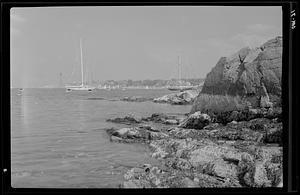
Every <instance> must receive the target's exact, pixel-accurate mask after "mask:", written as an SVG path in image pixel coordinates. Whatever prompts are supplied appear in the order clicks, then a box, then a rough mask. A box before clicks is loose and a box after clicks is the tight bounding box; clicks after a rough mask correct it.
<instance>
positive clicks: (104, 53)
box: [11, 6, 282, 87]
mask: <svg viewBox="0 0 300 195" xmlns="http://www.w3.org/2000/svg"><path fill="white" fill-rule="evenodd" d="M280 35H282V11H281V7H274V6H273V7H248V6H247V7H246V6H245V7H203V6H201V7H200V6H199V7H197V6H191V7H190V6H185V7H183V6H171V7H170V6H167V7H166V6H162V7H146V6H144V7H137V6H135V7H110V6H105V7H47V8H46V7H45V8H42V7H41V8H13V9H11V86H12V87H43V86H46V85H48V86H49V85H52V86H56V85H58V83H59V74H60V73H62V75H63V80H64V82H71V81H74V80H77V81H80V48H79V39H80V38H82V43H83V63H84V65H85V67H87V72H86V73H85V74H87V76H88V79H93V80H108V79H114V80H123V79H132V80H143V79H171V78H176V77H177V71H178V70H177V56H178V55H180V56H181V57H182V69H183V70H182V77H185V78H205V76H206V74H207V73H208V72H209V71H210V70H211V69H212V67H213V66H215V64H216V63H217V61H218V59H219V58H220V57H221V56H228V55H230V54H232V53H234V52H236V51H237V50H239V49H240V48H242V47H245V46H250V47H255V46H259V45H260V44H262V43H264V42H266V41H267V40H268V39H271V38H274V37H276V36H280Z"/></svg>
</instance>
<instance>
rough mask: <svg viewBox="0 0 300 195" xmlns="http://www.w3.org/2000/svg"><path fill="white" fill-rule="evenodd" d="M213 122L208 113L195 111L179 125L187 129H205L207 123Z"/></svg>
mask: <svg viewBox="0 0 300 195" xmlns="http://www.w3.org/2000/svg"><path fill="white" fill-rule="evenodd" d="M210 122H211V118H210V116H209V115H207V114H202V113H201V112H199V111H198V112H195V113H194V114H191V115H190V116H189V117H188V118H187V119H186V120H184V121H183V122H182V123H181V124H179V127H182V128H187V129H203V127H205V126H206V125H208V124H209V123H210Z"/></svg>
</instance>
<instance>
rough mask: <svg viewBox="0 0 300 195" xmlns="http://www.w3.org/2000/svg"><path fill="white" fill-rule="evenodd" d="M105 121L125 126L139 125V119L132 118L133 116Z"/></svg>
mask: <svg viewBox="0 0 300 195" xmlns="http://www.w3.org/2000/svg"><path fill="white" fill-rule="evenodd" d="M106 121H108V122H113V123H121V124H126V125H132V124H138V123H141V120H140V119H137V118H134V117H133V116H125V117H124V118H114V119H107V120H106Z"/></svg>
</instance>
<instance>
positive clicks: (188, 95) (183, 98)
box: [153, 90, 198, 105]
mask: <svg viewBox="0 0 300 195" xmlns="http://www.w3.org/2000/svg"><path fill="white" fill-rule="evenodd" d="M197 95H198V92H197V91H196V90H187V91H183V92H179V93H172V94H168V95H164V96H162V97H159V98H155V99H154V100H153V102H155V103H169V104H174V105H185V104H191V103H193V101H194V99H195V98H196V97H197Z"/></svg>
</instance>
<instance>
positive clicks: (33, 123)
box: [11, 89, 191, 188]
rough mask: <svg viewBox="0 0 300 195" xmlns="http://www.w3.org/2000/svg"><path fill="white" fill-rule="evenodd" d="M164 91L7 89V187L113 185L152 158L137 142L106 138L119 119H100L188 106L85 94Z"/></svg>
mask: <svg viewBox="0 0 300 195" xmlns="http://www.w3.org/2000/svg"><path fill="white" fill-rule="evenodd" d="M168 93H170V91H167V90H138V89H129V90H125V91H122V90H112V91H106V90H97V91H94V92H70V93H66V92H65V90H64V89H24V91H22V92H20V91H19V90H17V89H12V90H11V152H12V153H11V169H12V170H11V172H12V175H11V176H12V181H11V184H12V187H16V188H18V187H22V188H23V187H25V188H29V187H30V188H35V187H39V188H40V187H45V188H115V187H118V184H119V183H121V182H122V181H123V174H124V172H126V171H127V170H128V169H129V168H131V167H133V166H138V165H140V164H143V163H153V164H155V163H157V161H156V160H155V159H152V158H151V157H150V155H149V149H148V148H147V146H145V145H143V144H121V143H113V142H110V141H109V138H108V136H107V134H106V132H105V131H104V129H105V128H108V127H109V128H110V127H125V125H123V126H122V125H118V124H113V123H108V122H106V121H105V120H106V119H108V118H114V117H122V116H125V115H127V114H134V115H135V116H140V117H145V116H149V115H151V114H152V113H155V112H162V113H187V112H189V111H190V108H191V107H190V106H171V105H167V104H155V103H152V102H141V103H139V102H137V103H135V102H122V101H108V100H88V98H91V97H94V98H95V97H97V98H105V99H116V98H120V97H125V96H134V95H140V96H143V97H159V96H162V95H165V94H168Z"/></svg>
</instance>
